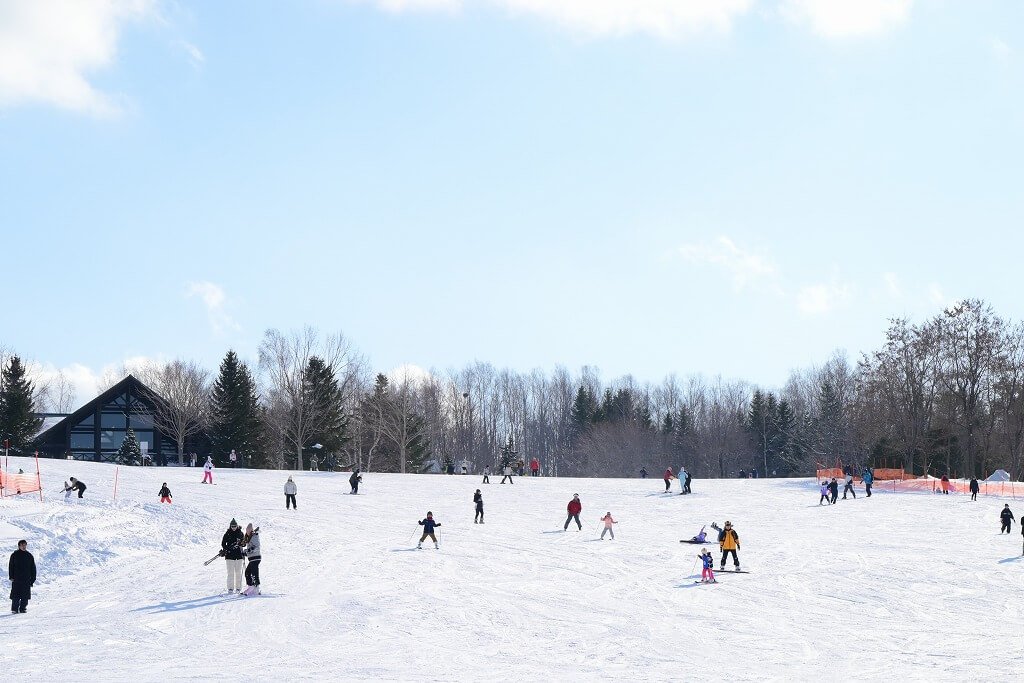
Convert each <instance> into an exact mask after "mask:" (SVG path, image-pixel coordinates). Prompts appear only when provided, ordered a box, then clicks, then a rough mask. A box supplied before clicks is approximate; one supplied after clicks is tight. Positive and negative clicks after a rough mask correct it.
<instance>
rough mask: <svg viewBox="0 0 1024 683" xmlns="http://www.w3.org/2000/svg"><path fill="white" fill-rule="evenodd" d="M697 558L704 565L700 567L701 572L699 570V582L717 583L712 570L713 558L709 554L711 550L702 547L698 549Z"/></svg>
mask: <svg viewBox="0 0 1024 683" xmlns="http://www.w3.org/2000/svg"><path fill="white" fill-rule="evenodd" d="M701 533H704V532H703V531H701ZM697 558H698V559H699V560H700V561H701V563H702V564H703V565H704V568H703V569H701V572H700V582H701V583H718V581H716V580H715V572H714V566H715V558H713V557H712V556H711V552H710V551H709V550H708V549H707V548H704V550H702V551H700V555H698V556H697Z"/></svg>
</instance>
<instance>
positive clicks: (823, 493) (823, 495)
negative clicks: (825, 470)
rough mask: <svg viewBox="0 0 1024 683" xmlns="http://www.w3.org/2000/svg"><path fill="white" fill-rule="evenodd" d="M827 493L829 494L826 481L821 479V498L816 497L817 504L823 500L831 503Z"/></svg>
mask: <svg viewBox="0 0 1024 683" xmlns="http://www.w3.org/2000/svg"><path fill="white" fill-rule="evenodd" d="M828 495H829V494H828V482H824V481H823V482H821V498H819V499H818V505H821V504H822V502H825V503H828V504H829V505H831V504H832V501H830V500H829V499H828Z"/></svg>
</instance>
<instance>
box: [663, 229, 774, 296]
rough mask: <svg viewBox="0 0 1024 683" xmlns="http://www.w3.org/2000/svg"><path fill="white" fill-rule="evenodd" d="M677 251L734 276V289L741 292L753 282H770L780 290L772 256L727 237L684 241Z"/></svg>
mask: <svg viewBox="0 0 1024 683" xmlns="http://www.w3.org/2000/svg"><path fill="white" fill-rule="evenodd" d="M678 253H679V254H680V255H681V256H682V257H683V259H685V260H686V261H687V262H689V263H694V264H704V265H710V266H714V267H716V268H719V269H721V270H724V271H725V272H726V273H728V274H729V276H730V278H731V279H732V285H733V289H735V290H736V291H742V290H743V289H745V288H746V287H748V286H750V285H753V284H770V285H772V286H773V287H774V288H775V289H776V290H778V289H779V287H778V283H777V278H778V269H777V268H776V267H775V264H774V263H772V261H771V260H770V259H768V258H767V257H766V256H762V255H761V254H756V253H754V252H752V251H748V250H746V249H743V248H742V247H739V246H737V245H736V243H735V242H733V241H732V240H731V239H729V238H728V237H724V236H723V237H719V238H718V239H716V240H714V241H713V242H705V243H701V244H684V245H683V246H681V247H679V250H678Z"/></svg>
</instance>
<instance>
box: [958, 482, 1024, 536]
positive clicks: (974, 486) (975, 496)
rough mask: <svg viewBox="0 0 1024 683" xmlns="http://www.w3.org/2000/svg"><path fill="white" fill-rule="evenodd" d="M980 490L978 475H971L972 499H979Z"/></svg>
mask: <svg viewBox="0 0 1024 683" xmlns="http://www.w3.org/2000/svg"><path fill="white" fill-rule="evenodd" d="M980 490H981V487H980V486H978V479H977V477H971V500H978V491H980ZM1021 533H1024V531H1021Z"/></svg>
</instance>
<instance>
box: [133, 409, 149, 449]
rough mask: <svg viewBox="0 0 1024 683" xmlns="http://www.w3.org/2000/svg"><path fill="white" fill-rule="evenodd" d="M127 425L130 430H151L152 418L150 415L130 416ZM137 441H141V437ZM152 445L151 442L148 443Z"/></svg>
mask: <svg viewBox="0 0 1024 683" xmlns="http://www.w3.org/2000/svg"><path fill="white" fill-rule="evenodd" d="M128 424H129V426H131V428H132V429H152V428H153V416H152V415H138V414H136V415H131V416H129V418H128ZM139 441H142V437H139ZM150 445H152V441H150Z"/></svg>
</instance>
